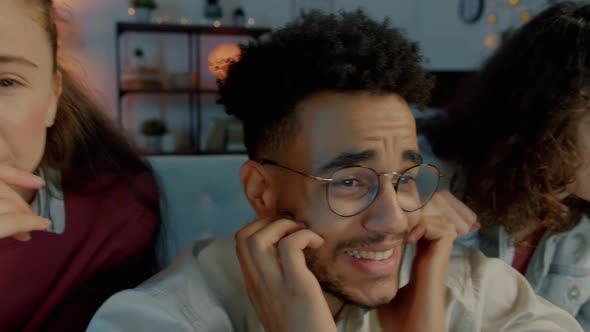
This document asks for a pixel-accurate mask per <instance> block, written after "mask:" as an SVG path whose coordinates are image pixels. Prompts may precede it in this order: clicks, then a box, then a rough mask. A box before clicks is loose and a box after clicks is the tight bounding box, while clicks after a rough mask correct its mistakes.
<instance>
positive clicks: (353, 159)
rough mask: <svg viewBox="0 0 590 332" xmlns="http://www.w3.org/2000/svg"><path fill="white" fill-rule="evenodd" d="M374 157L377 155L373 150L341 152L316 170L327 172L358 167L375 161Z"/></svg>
mask: <svg viewBox="0 0 590 332" xmlns="http://www.w3.org/2000/svg"><path fill="white" fill-rule="evenodd" d="M376 155H377V153H376V152H375V151H374V150H365V151H361V152H343V153H341V154H339V155H338V156H337V157H335V158H333V159H332V160H330V161H329V162H327V163H325V164H324V165H322V166H321V167H320V168H318V171H319V172H327V171H330V170H334V169H338V168H342V167H346V166H351V165H358V164H360V163H362V162H366V161H369V160H373V159H375V156H376Z"/></svg>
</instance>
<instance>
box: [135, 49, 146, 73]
mask: <svg viewBox="0 0 590 332" xmlns="http://www.w3.org/2000/svg"><path fill="white" fill-rule="evenodd" d="M133 67H136V68H141V67H145V57H144V52H143V49H141V48H140V47H138V48H136V49H135V50H134V51H133Z"/></svg>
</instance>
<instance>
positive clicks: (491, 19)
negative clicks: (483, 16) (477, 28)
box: [487, 13, 498, 24]
mask: <svg viewBox="0 0 590 332" xmlns="http://www.w3.org/2000/svg"><path fill="white" fill-rule="evenodd" d="M487 20H488V23H489V24H496V22H497V21H498V15H496V14H493V13H492V14H489V15H488V18H487Z"/></svg>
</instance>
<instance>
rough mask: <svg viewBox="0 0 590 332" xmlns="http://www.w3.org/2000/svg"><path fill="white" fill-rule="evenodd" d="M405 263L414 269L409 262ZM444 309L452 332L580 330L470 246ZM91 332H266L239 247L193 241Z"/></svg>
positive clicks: (460, 256)
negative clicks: (243, 270) (246, 279)
mask: <svg viewBox="0 0 590 332" xmlns="http://www.w3.org/2000/svg"><path fill="white" fill-rule="evenodd" d="M403 264H404V266H403V269H402V270H404V271H409V269H410V266H411V260H409V259H404V263H403ZM402 279H407V278H405V277H402ZM403 282H404V283H406V282H407V280H404V281H403ZM446 310H447V312H446V319H447V325H448V328H449V331H490V332H492V331H493V332H498V331H519V332H521V331H582V329H581V328H580V326H579V325H578V323H577V322H576V320H575V319H574V318H573V317H572V316H570V315H569V314H567V313H566V312H565V311H563V310H562V309H560V308H558V307H556V306H554V305H552V304H550V303H549V302H548V301H545V300H543V299H542V298H540V297H538V296H537V295H536V294H535V292H534V291H533V289H532V288H531V287H530V286H529V284H528V282H527V281H526V279H525V278H524V277H522V276H521V275H520V274H519V273H518V272H517V271H516V270H514V269H512V268H511V267H510V266H508V265H506V264H505V263H504V262H502V261H500V260H498V259H492V258H486V257H485V256H484V255H483V254H481V252H479V251H477V250H473V249H469V248H465V250H459V249H458V250H455V255H454V256H453V257H452V258H451V261H450V267H449V272H448V276H447V303H446ZM336 323H337V327H338V331H340V332H369V331H376V332H379V331H381V328H380V325H379V321H378V318H377V314H376V312H375V311H374V310H371V311H365V310H363V309H361V308H359V307H356V306H353V305H348V306H346V307H345V308H344V309H343V310H342V312H341V313H340V314H339V315H338V317H337V318H336ZM88 331H90V332H95V331H101V332H102V331H110V332H119V331H199V332H217V331H244V332H261V331H264V330H263V328H262V326H261V323H260V321H259V320H258V318H257V316H256V313H255V311H254V309H253V307H252V305H251V304H250V302H249V300H248V295H247V291H246V288H245V285H244V282H243V279H242V275H241V271H240V267H239V263H238V259H237V256H236V253H235V243H234V242H233V240H230V239H211V240H207V241H200V242H196V243H195V244H194V245H192V246H191V247H189V248H188V249H186V250H185V251H184V252H183V253H182V254H181V255H180V256H179V258H178V259H177V260H176V261H175V262H174V263H173V265H172V266H170V267H169V268H168V269H166V270H165V271H163V272H161V273H159V274H157V275H156V276H154V277H153V278H151V279H150V280H148V281H146V282H145V283H144V284H142V285H141V286H139V287H138V288H136V289H131V290H125V291H123V292H120V293H118V294H116V295H114V296H113V297H111V298H110V299H109V300H108V301H107V302H105V304H104V305H103V306H102V307H101V309H100V310H99V311H98V312H97V314H96V315H95V317H94V318H93V319H92V321H91V323H90V326H89V328H88Z"/></svg>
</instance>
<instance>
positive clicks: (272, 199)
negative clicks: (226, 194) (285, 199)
mask: <svg viewBox="0 0 590 332" xmlns="http://www.w3.org/2000/svg"><path fill="white" fill-rule="evenodd" d="M240 179H241V180H242V186H243V187H244V193H245V194H246V198H247V199H248V201H249V202H250V205H251V206H252V208H253V209H254V211H255V212H256V215H257V216H258V217H259V218H266V217H270V216H274V215H275V214H276V200H277V198H276V195H277V193H276V192H275V186H274V185H273V179H272V177H271V175H270V174H269V172H268V170H267V169H266V168H265V167H264V166H262V165H261V164H260V163H257V162H255V161H253V160H248V161H247V162H245V163H244V164H243V165H242V168H241V169H240Z"/></svg>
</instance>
